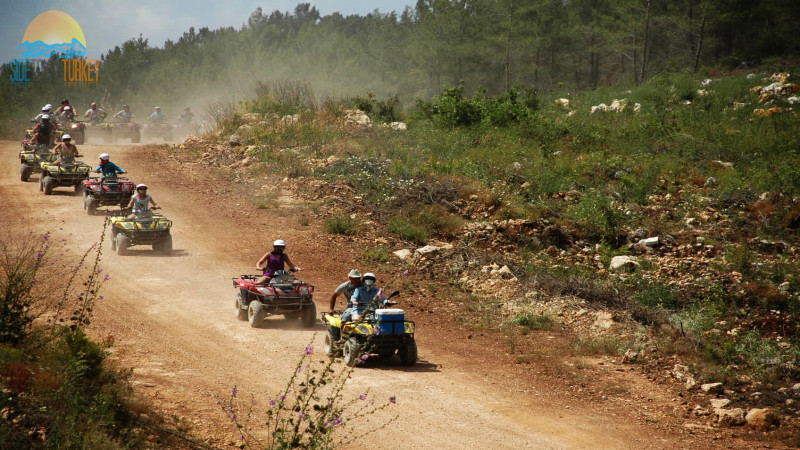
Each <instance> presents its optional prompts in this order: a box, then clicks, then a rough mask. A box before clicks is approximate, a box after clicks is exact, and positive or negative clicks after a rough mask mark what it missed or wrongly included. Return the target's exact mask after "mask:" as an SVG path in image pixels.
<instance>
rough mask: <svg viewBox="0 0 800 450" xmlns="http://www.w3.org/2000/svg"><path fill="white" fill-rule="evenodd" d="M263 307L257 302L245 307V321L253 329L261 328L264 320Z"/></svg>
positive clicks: (254, 301)
mask: <svg viewBox="0 0 800 450" xmlns="http://www.w3.org/2000/svg"><path fill="white" fill-rule="evenodd" d="M265 317H266V316H265V312H264V305H262V304H261V302H260V301H258V300H253V301H252V302H250V304H249V305H248V306H247V321H248V322H250V326H251V327H253V328H261V326H262V325H263V324H264V318H265Z"/></svg>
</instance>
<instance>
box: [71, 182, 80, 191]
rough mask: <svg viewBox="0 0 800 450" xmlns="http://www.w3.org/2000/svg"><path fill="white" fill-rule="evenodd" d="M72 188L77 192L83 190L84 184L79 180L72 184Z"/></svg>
mask: <svg viewBox="0 0 800 450" xmlns="http://www.w3.org/2000/svg"><path fill="white" fill-rule="evenodd" d="M72 189H73V190H74V191H75V193H76V194H77V193H78V192H81V191H82V190H83V185H82V184H81V183H80V182H78V184H76V185H74V186H72Z"/></svg>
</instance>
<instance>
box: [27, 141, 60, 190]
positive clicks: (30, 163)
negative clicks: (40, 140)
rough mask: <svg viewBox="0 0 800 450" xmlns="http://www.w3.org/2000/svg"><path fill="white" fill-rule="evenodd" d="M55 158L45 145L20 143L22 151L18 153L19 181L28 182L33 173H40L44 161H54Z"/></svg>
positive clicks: (28, 142)
mask: <svg viewBox="0 0 800 450" xmlns="http://www.w3.org/2000/svg"><path fill="white" fill-rule="evenodd" d="M55 158H57V156H55V155H53V154H52V153H51V152H50V146H49V145H47V144H38V145H37V144H34V143H33V142H30V141H22V150H20V151H19V163H20V166H19V179H20V181H28V179H29V178H30V177H31V174H33V173H39V172H41V171H42V167H41V164H42V162H44V161H48V162H49V161H54V160H55Z"/></svg>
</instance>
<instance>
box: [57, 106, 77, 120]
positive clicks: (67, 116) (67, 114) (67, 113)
mask: <svg viewBox="0 0 800 450" xmlns="http://www.w3.org/2000/svg"><path fill="white" fill-rule="evenodd" d="M59 110H61V114H59V117H60V118H61V120H62V121H68V122H72V121H73V120H75V111H73V110H72V107H71V106H69V105H67V106H65V107H63V108H58V109H57V110H56V113H58V111H59Z"/></svg>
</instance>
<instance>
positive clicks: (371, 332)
mask: <svg viewBox="0 0 800 450" xmlns="http://www.w3.org/2000/svg"><path fill="white" fill-rule="evenodd" d="M399 293H400V291H394V292H392V293H391V295H389V297H388V298H387V300H389V299H391V298H392V297H394V296H396V295H398V294H399ZM322 322H323V323H325V324H326V326H327V332H326V333H325V340H324V344H323V349H324V351H325V354H326V355H328V356H330V357H336V356H339V355H342V356H343V360H344V363H345V364H347V365H348V366H351V367H352V366H355V365H356V364H357V363H358V362H359V361H361V360H363V355H370V354H377V355H378V356H381V357H384V358H391V357H392V356H394V354H395V353H397V356H398V357H399V358H400V362H401V363H402V364H403V365H406V366H413V365H414V364H416V363H417V342H416V341H415V340H414V332H415V329H416V326H415V324H414V322H412V321H409V320H406V315H405V311H403V310H402V309H398V308H386V309H374V308H372V307H370V308H367V311H366V312H365V313H364V315H363V316H362V317H361V318H360V319H359V320H358V321H351V322H345V323H342V314H341V312H339V311H337V313H336V314H333V315H331V314H328V313H322ZM334 328H339V329H340V330H341V334H340V335H341V337H342V340H341V341H340V342H335V341H334V332H333V331H334V330H333V329H334Z"/></svg>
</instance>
